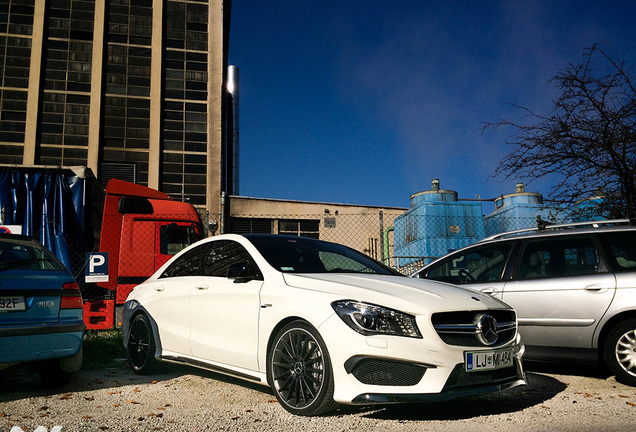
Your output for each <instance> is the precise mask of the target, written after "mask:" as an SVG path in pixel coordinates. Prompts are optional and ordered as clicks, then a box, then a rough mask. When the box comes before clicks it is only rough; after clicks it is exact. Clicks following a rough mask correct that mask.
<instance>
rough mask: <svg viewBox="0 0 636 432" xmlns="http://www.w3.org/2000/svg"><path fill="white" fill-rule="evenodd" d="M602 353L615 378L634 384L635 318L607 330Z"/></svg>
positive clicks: (635, 358)
mask: <svg viewBox="0 0 636 432" xmlns="http://www.w3.org/2000/svg"><path fill="white" fill-rule="evenodd" d="M604 354H605V361H606V362H607V365H608V366H609V368H610V370H611V371H612V372H613V373H614V374H616V379H617V380H618V381H621V382H623V383H625V384H627V385H631V386H636V319H630V320H626V321H623V322H622V323H620V324H618V325H617V326H616V327H614V328H613V329H612V330H611V331H610V332H609V334H608V335H607V341H606V342H605V352H604Z"/></svg>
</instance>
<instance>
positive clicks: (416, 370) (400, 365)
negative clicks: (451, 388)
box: [350, 358, 426, 386]
mask: <svg viewBox="0 0 636 432" xmlns="http://www.w3.org/2000/svg"><path fill="white" fill-rule="evenodd" d="M352 360H353V362H354V363H353V366H352V367H351V371H350V373H351V374H353V376H354V377H356V379H357V380H358V381H360V382H361V383H362V384H369V385H382V386H412V385H415V384H417V383H419V382H420V380H421V379H422V377H423V376H424V373H425V372H426V368H425V367H424V366H420V365H416V364H412V363H405V362H400V361H395V360H387V359H377V358H357V359H352Z"/></svg>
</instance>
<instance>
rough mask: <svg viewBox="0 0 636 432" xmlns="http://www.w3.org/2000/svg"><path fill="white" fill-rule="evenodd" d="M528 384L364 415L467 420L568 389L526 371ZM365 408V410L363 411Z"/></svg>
mask: <svg viewBox="0 0 636 432" xmlns="http://www.w3.org/2000/svg"><path fill="white" fill-rule="evenodd" d="M527 376H528V385H527V386H524V387H517V388H514V389H510V390H505V391H502V392H500V393H493V394H490V395H484V396H474V397H465V398H457V399H452V400H450V401H445V402H429V403H421V404H407V405H391V406H388V407H386V408H380V409H378V408H377V407H375V408H372V409H369V412H368V414H366V415H364V414H363V415H364V416H365V417H367V418H372V419H378V420H466V419H470V418H474V417H480V416H485V415H497V414H505V413H512V412H517V411H521V410H524V409H526V408H530V407H532V406H535V405H539V404H542V403H544V402H545V401H547V400H549V399H551V398H553V397H554V396H556V395H557V394H559V393H560V392H562V391H563V390H565V389H566V388H567V385H566V384H563V383H562V382H560V381H559V380H557V379H555V378H551V377H548V376H545V375H540V374H535V373H528V374H527ZM360 411H361V410H360V409H359V408H357V409H356V408H350V407H345V408H343V409H341V410H340V412H339V414H340V415H343V414H344V415H346V414H348V413H354V412H356V413H360ZM363 411H365V410H363Z"/></svg>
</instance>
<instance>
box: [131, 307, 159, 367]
mask: <svg viewBox="0 0 636 432" xmlns="http://www.w3.org/2000/svg"><path fill="white" fill-rule="evenodd" d="M126 350H127V351H128V363H129V364H130V367H131V368H132V370H133V371H135V373H138V374H142V375H146V374H149V373H152V372H156V371H157V369H158V366H159V362H158V361H157V359H155V350H156V345H155V337H154V334H153V332H152V326H151V325H150V320H149V319H148V317H147V316H146V315H144V314H143V313H142V314H138V315H135V317H134V318H133V319H132V321H131V322H130V332H129V334H128V344H127V345H126Z"/></svg>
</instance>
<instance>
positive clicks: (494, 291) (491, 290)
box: [479, 287, 499, 296]
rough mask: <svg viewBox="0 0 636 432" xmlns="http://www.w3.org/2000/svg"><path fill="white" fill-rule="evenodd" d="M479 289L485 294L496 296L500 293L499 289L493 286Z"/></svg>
mask: <svg viewBox="0 0 636 432" xmlns="http://www.w3.org/2000/svg"><path fill="white" fill-rule="evenodd" d="M479 291H481V292H483V293H484V294H488V295H491V296H496V295H497V294H498V293H499V290H497V288H493V287H488V288H482V289H480V290H479Z"/></svg>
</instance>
